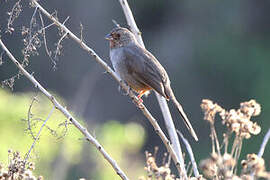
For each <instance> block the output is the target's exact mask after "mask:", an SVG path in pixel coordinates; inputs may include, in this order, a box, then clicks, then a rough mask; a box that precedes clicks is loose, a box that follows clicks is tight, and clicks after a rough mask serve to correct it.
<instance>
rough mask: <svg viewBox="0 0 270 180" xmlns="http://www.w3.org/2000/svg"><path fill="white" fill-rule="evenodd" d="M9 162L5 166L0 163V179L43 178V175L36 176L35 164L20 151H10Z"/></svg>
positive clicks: (32, 179)
mask: <svg viewBox="0 0 270 180" xmlns="http://www.w3.org/2000/svg"><path fill="white" fill-rule="evenodd" d="M8 158H9V163H8V166H7V168H6V170H5V168H4V167H3V166H2V165H1V164H0V180H42V179H43V177H42V176H39V177H38V178H36V177H35V176H34V175H33V173H32V171H33V170H34V169H35V164H34V163H32V162H28V161H27V162H26V161H24V159H22V157H21V155H20V153H19V152H12V151H11V150H9V151H8Z"/></svg>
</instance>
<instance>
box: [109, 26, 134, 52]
mask: <svg viewBox="0 0 270 180" xmlns="http://www.w3.org/2000/svg"><path fill="white" fill-rule="evenodd" d="M105 39H107V40H109V41H110V48H119V47H122V46H126V45H129V44H130V43H136V42H137V41H136V38H135V36H134V34H133V33H132V32H130V31H129V30H128V29H126V28H122V27H116V28H114V29H113V30H112V31H111V32H110V33H109V34H107V36H105Z"/></svg>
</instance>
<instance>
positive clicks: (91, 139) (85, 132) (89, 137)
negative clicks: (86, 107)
mask: <svg viewBox="0 0 270 180" xmlns="http://www.w3.org/2000/svg"><path fill="white" fill-rule="evenodd" d="M0 46H1V47H2V48H3V50H4V51H5V52H6V53H7V55H8V57H9V58H10V59H11V61H12V62H13V63H14V64H15V65H16V66H17V67H18V68H19V69H20V71H21V72H22V74H23V75H25V77H26V78H28V79H29V80H30V81H31V82H32V83H33V84H34V86H35V87H36V88H38V89H39V90H40V91H41V92H42V93H43V94H44V95H45V96H46V97H47V98H48V99H49V100H50V101H51V102H52V103H53V104H54V106H55V108H56V109H58V110H59V111H60V112H62V113H63V115H64V116H65V117H66V118H67V119H68V120H69V121H70V122H71V123H72V124H73V125H74V126H75V127H76V128H77V129H78V130H79V131H81V133H82V134H83V135H84V136H85V138H86V140H87V141H89V142H90V143H92V144H93V145H94V146H95V147H96V148H97V149H98V150H99V152H100V153H101V154H102V155H103V157H104V158H105V159H106V160H107V161H108V162H109V163H110V164H111V166H112V167H113V169H114V170H115V171H116V173H117V175H119V176H120V177H121V178H122V179H123V180H127V179H128V178H127V176H126V175H125V173H124V172H123V171H122V170H121V169H120V167H119V166H118V164H117V163H116V162H115V160H114V159H112V158H111V157H110V155H109V154H108V153H107V152H106V151H105V149H104V148H103V147H102V146H101V145H100V143H99V142H98V141H97V140H96V139H95V138H94V137H93V136H92V135H91V134H90V133H89V132H88V130H87V129H86V128H85V127H84V126H82V125H81V124H80V123H79V122H78V121H77V120H76V119H75V118H74V117H73V116H72V115H71V114H70V113H69V111H68V110H67V109H66V108H64V107H63V106H62V105H61V104H60V103H59V102H58V101H57V100H56V99H55V97H54V96H53V95H51V93H49V92H48V91H47V90H46V89H45V88H44V87H43V86H41V85H40V83H39V82H38V81H37V80H36V79H35V78H34V77H33V76H32V75H31V74H29V73H28V72H27V71H26V70H25V69H24V68H23V66H22V65H21V64H20V63H19V62H18V61H17V60H16V59H15V57H14V56H13V55H12V54H11V53H10V51H9V50H8V49H7V47H6V46H5V45H4V43H3V42H2V40H1V38H0Z"/></svg>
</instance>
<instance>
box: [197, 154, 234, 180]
mask: <svg viewBox="0 0 270 180" xmlns="http://www.w3.org/2000/svg"><path fill="white" fill-rule="evenodd" d="M235 164H236V161H235V159H234V158H233V157H232V156H231V155H230V154H227V153H225V154H224V155H222V156H220V155H218V154H216V153H212V154H211V156H210V157H209V158H208V159H205V160H202V161H201V163H200V168H201V169H202V171H203V173H204V175H205V176H206V177H208V178H211V179H212V178H217V179H226V178H230V177H232V176H233V173H232V171H231V169H232V168H233V167H234V166H235Z"/></svg>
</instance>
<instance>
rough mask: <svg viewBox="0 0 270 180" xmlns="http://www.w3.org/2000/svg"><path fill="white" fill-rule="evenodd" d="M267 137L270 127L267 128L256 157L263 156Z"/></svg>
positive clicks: (269, 135) (268, 137) (268, 136)
mask: <svg viewBox="0 0 270 180" xmlns="http://www.w3.org/2000/svg"><path fill="white" fill-rule="evenodd" d="M269 139H270V129H268V131H267V133H266V135H265V136H264V138H263V142H262V144H261V147H260V150H259V153H258V157H262V156H263V153H264V149H265V147H266V144H267V142H268V141H269Z"/></svg>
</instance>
